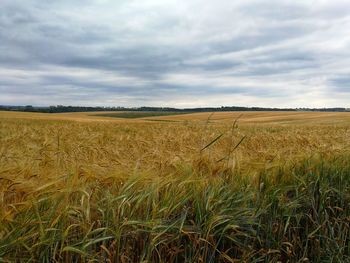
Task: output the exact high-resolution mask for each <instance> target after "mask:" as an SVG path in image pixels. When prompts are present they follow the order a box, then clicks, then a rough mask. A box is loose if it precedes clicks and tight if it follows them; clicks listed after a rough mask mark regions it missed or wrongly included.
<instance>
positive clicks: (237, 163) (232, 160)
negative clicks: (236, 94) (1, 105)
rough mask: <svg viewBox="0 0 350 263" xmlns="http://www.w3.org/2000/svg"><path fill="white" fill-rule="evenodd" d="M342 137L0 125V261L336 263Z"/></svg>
mask: <svg viewBox="0 0 350 263" xmlns="http://www.w3.org/2000/svg"><path fill="white" fill-rule="evenodd" d="M349 132H350V123H349V122H339V123H337V124H334V123H332V122H319V123H317V124H313V123H299V122H298V123H290V124H283V123H263V124H251V123H247V124H244V125H242V126H240V127H237V123H235V122H234V121H233V120H232V121H225V122H211V121H210V120H207V121H186V122H181V123H167V122H163V123H162V122H160V123H157V122H149V123H95V122H91V123H79V122H70V121H60V120H51V121H50V120H24V119H17V120H12V119H5V118H3V119H1V121H0V261H4V262H26V261H36V262H102V261H106V262H235V261H245V262H278V261H281V262H298V261H300V262H344V261H345V262H346V261H349V260H350V244H349V234H350V233H349V226H350V225H349V224H350V210H349V205H348V204H349V202H350V176H349V175H350V158H349V157H350V152H349V146H350V144H349V137H350V133H349Z"/></svg>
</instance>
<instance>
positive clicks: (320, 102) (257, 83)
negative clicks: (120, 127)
mask: <svg viewBox="0 0 350 263" xmlns="http://www.w3.org/2000/svg"><path fill="white" fill-rule="evenodd" d="M0 104H2V105H36V106H49V105H59V104H62V105H77V106H78V105H79V106H124V107H138V106H162V107H178V108H186V107H208V106H211V107H218V106H259V107H281V108H286V107H338V106H339V107H349V108H350V1H348V0H329V1H328V0H317V1H309V0H303V1H298V0H294V1H287V0H264V1H263V0H261V1H258V0H244V1H243V0H236V1H233V0H215V1H212V0H142V1H141V0H138V1H136V0H114V1H112V0H84V1H82V0H60V1H49V0H26V1H23V0H0Z"/></svg>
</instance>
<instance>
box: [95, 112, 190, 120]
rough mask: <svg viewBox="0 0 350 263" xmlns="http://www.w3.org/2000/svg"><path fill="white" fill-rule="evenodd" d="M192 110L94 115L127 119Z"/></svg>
mask: <svg viewBox="0 0 350 263" xmlns="http://www.w3.org/2000/svg"><path fill="white" fill-rule="evenodd" d="M189 113H191V112H156V111H154V112H153V111H152V112H144V111H142V112H120V113H104V114H95V115H93V116H102V117H112V118H125V119H137V118H144V117H157V116H173V115H183V114H189Z"/></svg>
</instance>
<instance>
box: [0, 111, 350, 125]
mask: <svg viewBox="0 0 350 263" xmlns="http://www.w3.org/2000/svg"><path fill="white" fill-rule="evenodd" d="M1 118H20V119H21V118H22V119H50V120H73V121H87V122H89V121H112V122H120V121H122V122H136V121H141V122H144V121H149V120H152V121H157V120H159V121H177V122H183V121H204V120H207V119H208V118H210V121H212V122H224V121H232V120H234V119H236V118H239V120H240V122H241V123H269V122H271V123H305V124H306V123H313V122H317V123H322V122H331V123H342V122H350V112H261V111H259V112H202V113H191V112H73V113H50V114H49V113H29V112H9V111H0V119H1Z"/></svg>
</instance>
